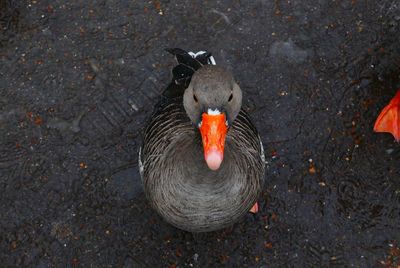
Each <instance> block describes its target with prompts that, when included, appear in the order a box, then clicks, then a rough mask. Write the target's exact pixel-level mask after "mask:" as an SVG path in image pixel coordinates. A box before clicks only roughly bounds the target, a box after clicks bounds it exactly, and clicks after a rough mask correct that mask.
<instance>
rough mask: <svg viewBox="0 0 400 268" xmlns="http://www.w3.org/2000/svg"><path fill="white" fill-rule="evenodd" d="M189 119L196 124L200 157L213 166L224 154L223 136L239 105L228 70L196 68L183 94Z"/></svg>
mask: <svg viewBox="0 0 400 268" xmlns="http://www.w3.org/2000/svg"><path fill="white" fill-rule="evenodd" d="M183 105H184V107H185V110H186V113H187V115H188V116H189V118H190V120H191V121H192V122H193V123H194V124H195V125H196V126H197V127H198V128H199V130H200V134H201V137H202V141H203V148H204V158H205V161H206V163H207V165H208V167H209V168H210V169H212V170H217V169H218V168H219V167H220V165H221V163H222V160H223V157H224V145H225V137H226V134H227V132H228V128H229V126H230V125H231V124H232V122H233V121H234V120H235V118H236V116H237V115H238V114H239V111H240V108H241V106H242V91H241V89H240V87H239V86H238V84H237V83H236V82H235V80H234V78H233V75H232V74H231V72H229V71H228V70H226V69H225V68H222V67H220V66H216V65H205V66H203V67H201V68H200V69H199V70H198V71H196V72H195V73H194V75H193V77H192V80H191V82H190V84H189V86H188V88H187V89H186V90H185V93H184V95H183Z"/></svg>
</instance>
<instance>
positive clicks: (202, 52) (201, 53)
mask: <svg viewBox="0 0 400 268" xmlns="http://www.w3.org/2000/svg"><path fill="white" fill-rule="evenodd" d="M204 53H207V52H206V51H203V50H201V51H198V52H196V53H194V52H192V51H189V52H188V54H189V55H190V56H191V57H192V58H193V59H195V58H196V57H197V56H200V55H203V54H204ZM207 62H208V64H211V65H216V62H215V59H214V57H213V56H210V57H209V58H208V59H207Z"/></svg>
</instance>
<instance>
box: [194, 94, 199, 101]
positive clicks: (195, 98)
mask: <svg viewBox="0 0 400 268" xmlns="http://www.w3.org/2000/svg"><path fill="white" fill-rule="evenodd" d="M193 99H194V101H195V102H199V100H198V99H197V97H196V95H195V94H193Z"/></svg>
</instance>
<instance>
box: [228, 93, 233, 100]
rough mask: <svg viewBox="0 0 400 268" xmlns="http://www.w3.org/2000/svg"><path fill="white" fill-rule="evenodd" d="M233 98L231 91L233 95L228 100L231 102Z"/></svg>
mask: <svg viewBox="0 0 400 268" xmlns="http://www.w3.org/2000/svg"><path fill="white" fill-rule="evenodd" d="M232 99H233V94H232V93H231V95H230V96H229V99H228V101H229V102H230V101H231V100H232Z"/></svg>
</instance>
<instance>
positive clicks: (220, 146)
mask: <svg viewBox="0 0 400 268" xmlns="http://www.w3.org/2000/svg"><path fill="white" fill-rule="evenodd" d="M225 122H226V119H225V115H224V114H217V115H209V114H207V113H203V115H202V121H201V126H200V133H201V138H202V140H203V148H204V159H205V160H206V162H207V165H208V167H209V168H210V169H212V170H217V169H218V168H219V167H220V166H221V163H222V160H223V159H224V145H225V137H226V132H227V131H228V127H227V126H226V123H225Z"/></svg>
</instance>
